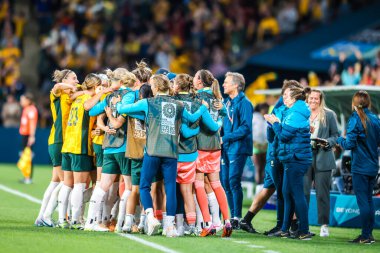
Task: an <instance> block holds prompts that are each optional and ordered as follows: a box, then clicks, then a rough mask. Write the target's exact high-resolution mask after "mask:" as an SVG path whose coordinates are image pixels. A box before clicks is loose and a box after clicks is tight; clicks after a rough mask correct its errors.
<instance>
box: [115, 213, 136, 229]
mask: <svg viewBox="0 0 380 253" xmlns="http://www.w3.org/2000/svg"><path fill="white" fill-rule="evenodd" d="M118 222H119V220H118ZM134 223H135V222H134V216H133V214H126V215H125V222H124V226H126V227H132V226H133V224H134Z"/></svg>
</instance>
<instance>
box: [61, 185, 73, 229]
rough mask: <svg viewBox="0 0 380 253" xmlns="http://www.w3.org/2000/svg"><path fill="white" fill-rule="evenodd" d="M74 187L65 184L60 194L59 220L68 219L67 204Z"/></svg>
mask: <svg viewBox="0 0 380 253" xmlns="http://www.w3.org/2000/svg"><path fill="white" fill-rule="evenodd" d="M71 191H72V188H70V187H68V186H67V185H63V186H62V188H61V190H60V191H59V195H58V221H59V222H60V223H63V222H64V221H65V220H66V213H67V206H68V203H69V195H70V193H71Z"/></svg>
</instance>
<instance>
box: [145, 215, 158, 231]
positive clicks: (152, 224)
mask: <svg viewBox="0 0 380 253" xmlns="http://www.w3.org/2000/svg"><path fill="white" fill-rule="evenodd" d="M146 223H147V230H146V231H145V233H146V234H147V235H149V236H150V235H156V234H158V230H159V229H160V227H161V223H160V222H159V221H158V220H157V219H156V218H154V216H148V217H147V218H146Z"/></svg>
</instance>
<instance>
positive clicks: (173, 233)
mask: <svg viewBox="0 0 380 253" xmlns="http://www.w3.org/2000/svg"><path fill="white" fill-rule="evenodd" d="M182 227H183V226H182ZM164 232H165V235H166V237H178V233H177V229H176V228H175V226H174V225H172V226H167V227H166V228H165V229H164ZM162 234H163V235H164V233H162Z"/></svg>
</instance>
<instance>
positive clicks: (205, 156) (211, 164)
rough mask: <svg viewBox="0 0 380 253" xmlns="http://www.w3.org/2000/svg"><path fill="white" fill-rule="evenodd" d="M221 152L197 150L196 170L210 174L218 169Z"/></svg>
mask: <svg viewBox="0 0 380 253" xmlns="http://www.w3.org/2000/svg"><path fill="white" fill-rule="evenodd" d="M221 156H222V152H221V151H220V150H215V151H202V150H198V159H197V161H196V162H197V172H200V173H205V174H211V173H214V172H219V171H220V158H221Z"/></svg>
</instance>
